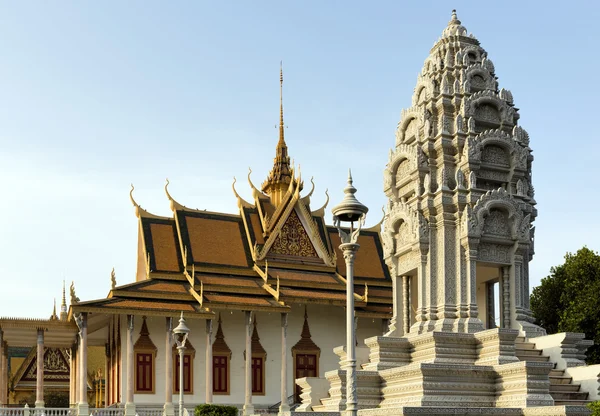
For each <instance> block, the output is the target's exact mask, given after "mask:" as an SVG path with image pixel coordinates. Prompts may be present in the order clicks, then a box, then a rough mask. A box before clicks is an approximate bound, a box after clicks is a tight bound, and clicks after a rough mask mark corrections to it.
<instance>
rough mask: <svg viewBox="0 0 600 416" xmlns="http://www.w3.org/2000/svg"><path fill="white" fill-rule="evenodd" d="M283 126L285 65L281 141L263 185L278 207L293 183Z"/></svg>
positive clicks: (278, 143)
mask: <svg viewBox="0 0 600 416" xmlns="http://www.w3.org/2000/svg"><path fill="white" fill-rule="evenodd" d="M284 130H285V125H284V124H283V65H281V66H280V68H279V141H278V142H277V147H276V149H275V159H274V160H273V168H272V169H271V171H270V172H269V176H267V179H266V180H265V181H264V183H263V185H262V191H263V192H264V193H265V194H267V195H269V196H270V197H271V202H272V203H273V205H276V206H277V205H278V204H279V202H281V199H282V198H283V195H285V192H286V191H287V188H288V186H289V184H290V182H291V181H292V170H291V168H290V157H289V155H288V149H287V144H286V143H285V135H284Z"/></svg>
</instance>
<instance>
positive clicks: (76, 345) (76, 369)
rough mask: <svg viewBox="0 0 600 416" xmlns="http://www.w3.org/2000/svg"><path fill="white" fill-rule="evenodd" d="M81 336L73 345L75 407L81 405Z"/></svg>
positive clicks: (72, 363) (72, 370)
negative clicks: (79, 374) (78, 375)
mask: <svg viewBox="0 0 600 416" xmlns="http://www.w3.org/2000/svg"><path fill="white" fill-rule="evenodd" d="M78 372H79V338H77V339H76V341H75V343H74V344H73V346H72V347H71V374H73V380H72V388H73V401H72V403H73V407H75V408H77V406H78V405H79V377H77V374H78Z"/></svg>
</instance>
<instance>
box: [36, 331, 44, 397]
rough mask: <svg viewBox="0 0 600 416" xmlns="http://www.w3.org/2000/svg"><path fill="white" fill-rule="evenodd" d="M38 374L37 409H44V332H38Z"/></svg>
mask: <svg viewBox="0 0 600 416" xmlns="http://www.w3.org/2000/svg"><path fill="white" fill-rule="evenodd" d="M36 364H37V372H36V375H35V407H36V408H37V407H44V330H43V329H38V330H37V356H36Z"/></svg>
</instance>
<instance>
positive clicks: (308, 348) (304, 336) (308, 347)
mask: <svg viewBox="0 0 600 416" xmlns="http://www.w3.org/2000/svg"><path fill="white" fill-rule="evenodd" d="M298 352H303V353H313V354H320V353H321V348H319V347H318V346H317V344H315V342H314V341H313V340H312V337H311V334H310V327H309V326H308V312H307V309H306V307H304V324H303V325H302V333H301V334H300V340H299V341H298V342H297V343H296V344H295V345H294V346H293V347H292V353H298Z"/></svg>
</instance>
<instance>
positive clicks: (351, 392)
mask: <svg viewBox="0 0 600 416" xmlns="http://www.w3.org/2000/svg"><path fill="white" fill-rule="evenodd" d="M340 248H341V249H342V252H343V253H344V259H345V260H346V350H347V351H346V363H347V364H346V415H347V416H356V415H357V412H358V406H357V405H358V400H357V397H356V354H355V348H356V346H355V344H354V343H355V337H354V333H355V328H354V259H355V258H356V251H357V250H358V248H359V245H358V244H352V243H347V244H342V245H340Z"/></svg>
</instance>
